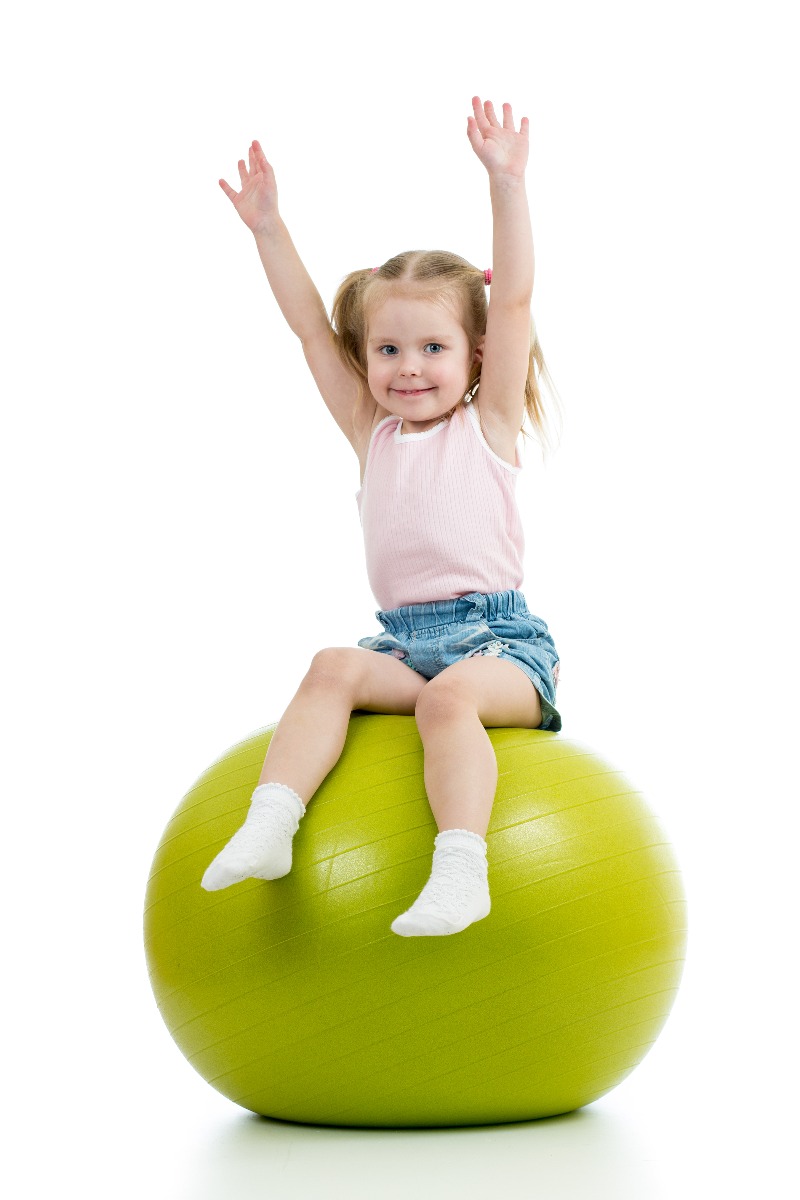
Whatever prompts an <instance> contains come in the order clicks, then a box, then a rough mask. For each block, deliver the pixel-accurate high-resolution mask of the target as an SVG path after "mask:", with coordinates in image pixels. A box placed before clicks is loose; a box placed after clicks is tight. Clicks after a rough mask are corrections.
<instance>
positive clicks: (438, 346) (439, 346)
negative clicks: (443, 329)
mask: <svg viewBox="0 0 800 1200" xmlns="http://www.w3.org/2000/svg"><path fill="white" fill-rule="evenodd" d="M434 347H435V349H434ZM425 349H426V350H433V352H434V354H438V353H439V351H440V350H444V346H443V345H442V344H441V342H428V344H427V346H426V347H425Z"/></svg>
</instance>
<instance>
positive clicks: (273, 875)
mask: <svg viewBox="0 0 800 1200" xmlns="http://www.w3.org/2000/svg"><path fill="white" fill-rule="evenodd" d="M305 811H306V809H305V805H304V804H303V801H302V800H301V799H300V797H299V796H298V794H297V792H295V791H292V789H291V788H290V787H287V785H286V784H285V783H261V784H259V785H258V787H257V788H256V790H255V791H254V792H253V797H252V800H251V801H250V810H249V812H248V814H247V817H246V819H245V823H244V825H242V827H241V829H239V830H238V831H237V832H236V833H235V834H234V835H233V837H232V838H231V840H230V841H229V842H228V844H227V845H226V846H225V847H224V848H223V849H222V850H220V852H219V854H218V855H217V857H216V858H215V859H214V861H213V862H212V863H211V865H210V867H209V868H208V869H207V871H206V873H205V875H204V876H203V878H202V881H201V886H202V887H204V888H205V890H206V891H207V892H217V891H219V890H220V888H226V887H230V885H231V884H232V883H241V881H242V880H243V879H280V878H281V877H282V876H284V875H288V874H289V872H290V870H291V869H292V838H293V837H294V835H295V833H296V832H297V828H298V826H299V824H300V819H301V817H302V816H303V814H304V813H305Z"/></svg>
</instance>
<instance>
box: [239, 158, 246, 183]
mask: <svg viewBox="0 0 800 1200" xmlns="http://www.w3.org/2000/svg"><path fill="white" fill-rule="evenodd" d="M238 167H239V178H240V179H241V181H242V183H247V167H246V166H245V165H244V159H243V158H240V159H239V162H238Z"/></svg>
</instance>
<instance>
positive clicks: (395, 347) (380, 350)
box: [378, 346, 397, 358]
mask: <svg viewBox="0 0 800 1200" xmlns="http://www.w3.org/2000/svg"><path fill="white" fill-rule="evenodd" d="M385 350H388V351H390V352H391V353H389V354H386V355H384V357H385V358H392V356H393V355H394V354H395V353H396V352H397V346H379V347H378V353H379V354H383V353H384V351H385Z"/></svg>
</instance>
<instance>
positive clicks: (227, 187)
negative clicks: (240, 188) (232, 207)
mask: <svg viewBox="0 0 800 1200" xmlns="http://www.w3.org/2000/svg"><path fill="white" fill-rule="evenodd" d="M219 186H220V187H221V188H222V190H223V192H224V193H225V195H226V196H227V197H228V199H229V200H234V201H235V200H236V197H237V196H238V195H239V193H238V192H235V191H234V190H233V188H232V187H231V186H230V184H229V183H226V182H225V180H224V179H220V181H219Z"/></svg>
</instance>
